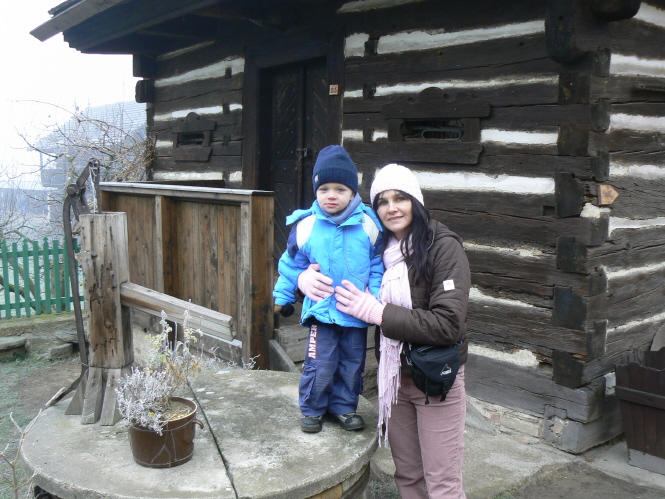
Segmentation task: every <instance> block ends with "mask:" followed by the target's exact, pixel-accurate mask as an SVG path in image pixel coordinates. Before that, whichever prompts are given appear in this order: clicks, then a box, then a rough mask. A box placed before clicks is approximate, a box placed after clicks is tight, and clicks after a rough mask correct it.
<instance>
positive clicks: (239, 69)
mask: <svg viewBox="0 0 665 499" xmlns="http://www.w3.org/2000/svg"><path fill="white" fill-rule="evenodd" d="M155 66H156V73H155V78H154V82H153V86H154V96H153V102H152V105H151V106H150V109H149V115H150V116H149V117H150V119H149V123H150V124H151V133H152V134H153V136H154V137H155V141H156V156H155V159H154V161H153V163H152V176H153V178H154V179H155V180H158V181H159V180H224V182H225V185H226V186H227V187H241V186H242V165H241V152H242V151H241V138H242V132H241V130H242V91H243V79H244V78H243V77H244V74H243V72H244V58H243V56H242V50H241V49H240V48H238V47H234V46H232V45H229V44H226V45H224V46H223V47H221V46H220V44H208V45H204V46H201V47H198V48H195V49H193V50H191V51H186V52H184V53H180V54H176V55H173V56H170V57H162V58H158V60H157V62H156V65H155ZM189 112H196V113H197V114H199V116H200V117H201V118H203V119H207V120H213V121H214V122H215V129H214V130H213V131H212V133H211V142H210V147H211V148H212V152H211V155H210V158H209V160H208V161H206V162H204V163H201V162H195V161H175V160H174V157H173V146H174V139H175V136H176V132H175V130H176V127H177V126H178V122H179V121H182V119H183V118H184V117H185V116H186V115H187V114H188V113H189Z"/></svg>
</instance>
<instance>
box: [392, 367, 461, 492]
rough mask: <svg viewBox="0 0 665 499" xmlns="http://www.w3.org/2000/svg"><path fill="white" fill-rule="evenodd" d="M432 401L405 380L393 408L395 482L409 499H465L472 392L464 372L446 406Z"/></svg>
mask: <svg viewBox="0 0 665 499" xmlns="http://www.w3.org/2000/svg"><path fill="white" fill-rule="evenodd" d="M439 399H440V396H439V397H437V396H434V397H430V398H429V402H430V403H429V404H428V405H425V394H424V393H423V392H421V391H420V390H419V389H418V388H416V386H415V385H414V384H413V380H412V379H411V376H408V375H404V371H402V381H401V386H400V389H399V394H398V399H397V403H396V404H395V405H393V407H392V413H391V417H390V422H389V425H388V440H389V441H390V448H391V450H392V455H393V461H394V462H395V468H396V471H395V482H396V483H397V487H398V488H399V492H400V494H401V496H402V498H403V499H416V498H418V499H420V498H424V499H426V498H432V499H435V498H436V499H444V498H445V499H464V498H465V497H466V495H465V494H464V489H463V487H462V457H463V455H464V421H465V419H466V390H465V387H464V366H462V367H461V368H460V370H459V372H458V373H457V379H456V380H455V383H454V384H453V387H452V388H451V389H450V391H449V392H448V395H447V396H446V400H444V401H443V402H440V401H439Z"/></svg>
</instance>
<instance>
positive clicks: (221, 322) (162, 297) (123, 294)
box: [120, 282, 239, 343]
mask: <svg viewBox="0 0 665 499" xmlns="http://www.w3.org/2000/svg"><path fill="white" fill-rule="evenodd" d="M120 300H121V301H122V304H123V305H125V306H127V307H132V308H135V309H138V310H141V311H143V312H147V313H148V314H151V315H155V316H158V317H159V316H160V315H161V312H162V311H164V312H166V315H168V317H169V319H170V320H172V321H175V322H177V323H179V324H182V322H183V320H184V316H185V311H186V310H189V321H190V326H191V327H192V328H193V329H201V331H203V332H204V333H209V334H212V335H214V336H217V337H219V338H222V339H225V340H227V341H228V342H231V343H233V342H238V340H234V339H233V327H234V324H233V317H231V316H230V315H226V314H223V313H221V312H216V311H214V310H210V309H209V308H205V307H202V306H200V305H195V304H194V303H191V302H188V301H185V300H181V299H179V298H174V297H173V296H169V295H166V294H164V293H160V292H158V291H155V290H153V289H149V288H146V287H144V286H139V285H138V284H134V283H131V282H126V283H124V284H122V285H121V286H120ZM238 343H239V342H238Z"/></svg>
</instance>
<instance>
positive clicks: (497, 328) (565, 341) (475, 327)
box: [467, 300, 587, 357]
mask: <svg viewBox="0 0 665 499" xmlns="http://www.w3.org/2000/svg"><path fill="white" fill-rule="evenodd" d="M467 331H468V336H469V339H470V340H471V341H472V342H477V343H482V344H486V345H490V346H493V347H495V348H498V349H503V348H509V346H510V345H515V346H518V347H520V348H526V349H528V350H531V351H534V352H538V353H540V354H542V355H544V356H546V357H549V356H550V355H551V354H552V350H554V349H560V350H565V351H569V352H571V353H579V354H585V353H586V351H587V339H586V338H587V335H586V333H585V332H584V331H579V330H574V329H569V328H565V327H560V326H555V325H553V324H552V313H551V310H548V309H546V308H541V307H529V308H525V307H517V306H515V307H511V306H507V305H504V304H495V305H492V304H488V303H485V302H482V301H481V302H474V301H473V300H472V301H471V302H470V304H469V315H468V329H467Z"/></svg>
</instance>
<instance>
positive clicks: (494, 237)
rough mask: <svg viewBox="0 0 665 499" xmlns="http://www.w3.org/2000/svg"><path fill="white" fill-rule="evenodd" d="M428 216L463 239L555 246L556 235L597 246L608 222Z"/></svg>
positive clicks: (448, 214)
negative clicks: (567, 236)
mask: <svg viewBox="0 0 665 499" xmlns="http://www.w3.org/2000/svg"><path fill="white" fill-rule="evenodd" d="M432 216H433V217H434V218H436V219H438V220H441V221H442V222H443V223H444V224H446V225H447V226H448V227H449V228H450V229H451V230H453V231H454V232H457V233H458V234H460V235H461V236H462V237H463V238H464V239H468V240H472V241H476V242H479V243H482V244H498V245H501V246H504V245H505V246H510V244H511V243H514V241H519V244H520V245H527V246H528V245H534V246H544V247H552V248H553V247H555V246H556V242H557V239H558V237H559V236H560V235H563V234H566V235H569V236H571V237H575V238H577V239H578V240H579V241H580V242H581V243H582V244H585V245H589V246H598V245H600V244H602V243H603V242H604V241H605V240H606V238H607V227H608V221H607V219H603V218H598V219H596V218H579V217H573V218H566V219H556V218H551V217H546V216H542V217H539V218H535V217H534V218H523V219H522V218H516V217H512V216H509V215H502V214H494V213H487V212H471V211H469V212H466V213H464V212H453V211H441V210H432Z"/></svg>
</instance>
